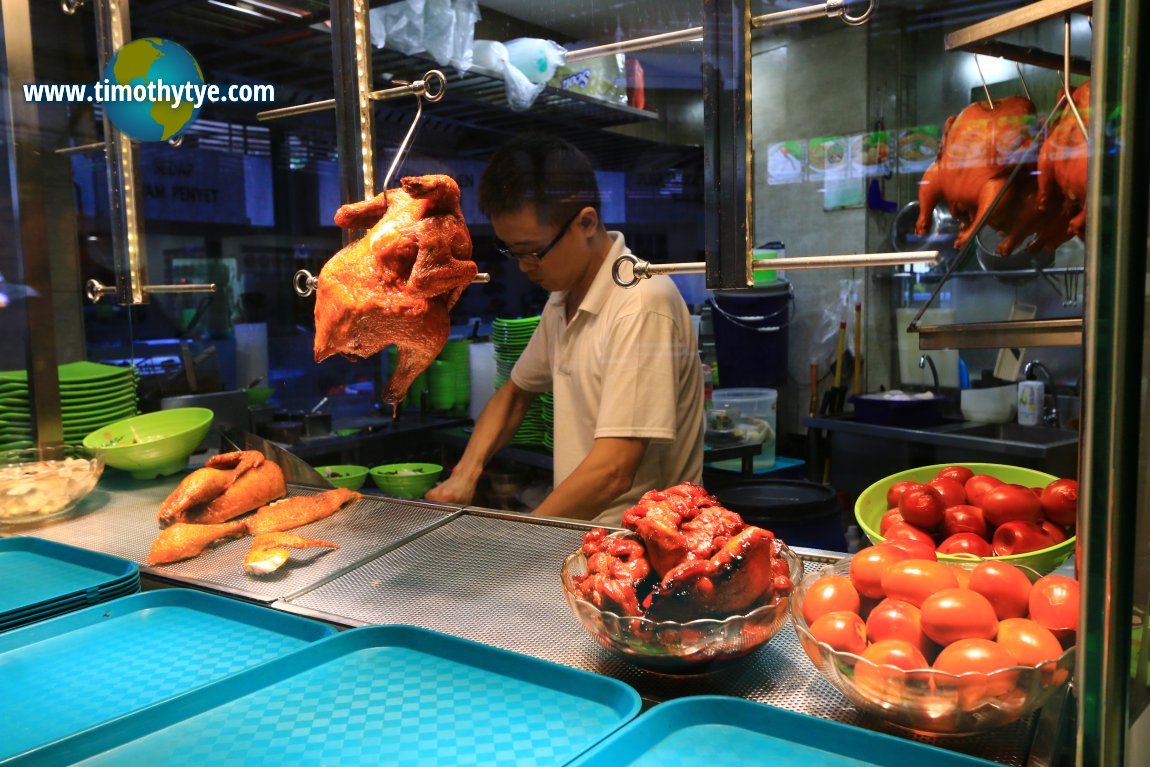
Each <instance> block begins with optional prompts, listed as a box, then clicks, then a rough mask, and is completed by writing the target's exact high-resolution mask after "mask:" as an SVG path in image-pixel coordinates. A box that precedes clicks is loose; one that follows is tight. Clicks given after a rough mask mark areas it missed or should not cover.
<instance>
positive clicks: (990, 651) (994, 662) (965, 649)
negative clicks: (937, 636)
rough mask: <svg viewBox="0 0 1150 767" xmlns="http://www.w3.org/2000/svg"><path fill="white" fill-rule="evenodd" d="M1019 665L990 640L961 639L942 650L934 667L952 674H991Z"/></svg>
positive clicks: (1011, 656) (935, 660)
mask: <svg viewBox="0 0 1150 767" xmlns="http://www.w3.org/2000/svg"><path fill="white" fill-rule="evenodd" d="M1015 665H1017V661H1016V660H1015V659H1014V656H1013V655H1011V654H1010V653H1009V652H1007V651H1006V649H1005V648H1004V647H1002V646H1001V645H998V644H995V643H994V642H992V641H990V640H989V639H960V640H958V641H957V642H954V643H953V644H949V645H947V646H946V647H944V648H942V652H940V653H939V654H938V657H937V658H935V659H934V667H935V668H936V669H938V670H939V671H946V672H948V673H951V674H966V673H970V672H972V671H973V672H974V673H976V674H989V673H991V672H994V671H998V670H999V669H1004V668H1010V667H1011V666H1015Z"/></svg>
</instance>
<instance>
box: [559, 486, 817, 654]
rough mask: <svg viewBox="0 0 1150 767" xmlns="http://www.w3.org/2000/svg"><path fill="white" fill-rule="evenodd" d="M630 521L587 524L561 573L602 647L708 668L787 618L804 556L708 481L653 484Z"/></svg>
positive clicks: (760, 640)
mask: <svg viewBox="0 0 1150 767" xmlns="http://www.w3.org/2000/svg"><path fill="white" fill-rule="evenodd" d="M623 525H624V527H626V528H627V530H622V531H617V532H608V531H607V530H605V529H603V528H595V529H594V530H591V531H589V532H588V533H587V534H586V535H585V536H584V540H583V546H582V547H581V548H580V549H579V550H578V551H575V552H573V553H572V554H570V555H569V556H568V557H567V558H566V559H565V560H564V562H563V569H562V574H561V582H562V586H563V594H564V596H565V597H566V599H567V604H568V606H569V607H570V608H571V611H572V612H573V613H574V614H575V617H576V618H577V619H578V620H579V623H580V624H581V625H582V626H583V629H584V630H585V631H586V632H587V633H588V634H590V635H591V637H592V638H593V639H595V641H597V642H598V643H599V644H600V645H601V646H602V647H603V648H604V649H606V650H608V651H609V652H611V653H613V654H615V655H617V656H619V657H620V658H623V659H624V660H627V661H629V662H631V663H634V664H635V665H637V666H641V667H643V668H646V669H649V670H653V671H658V672H663V673H679V674H682V673H705V672H709V671H712V670H715V668H717V667H719V666H722V665H725V664H726V662H728V661H733V660H735V659H738V658H742V657H744V656H746V655H748V654H750V653H751V652H753V651H754V650H756V649H758V648H759V647H761V646H762V645H764V644H766V642H767V641H768V640H770V639H771V637H773V636H774V635H775V634H776V633H777V632H778V631H779V629H780V628H781V627H782V626H783V624H785V623H786V621H787V616H788V608H789V603H790V593H791V590H792V589H793V586H794V584H795V583H797V582H798V581H799V580H800V579H801V577H802V575H803V562H802V560H801V559H800V558H799V557H798V555H796V554H795V553H794V552H792V551H791V550H790V549H789V548H788V547H787V546H786V544H785V543H783V542H782V541H781V540H779V539H778V538H776V537H775V536H774V534H772V533H771V532H770V531H769V530H765V529H763V528H760V527H755V526H753V525H748V524H746V523H745V522H743V520H742V518H741V517H739V515H738V514H736V513H734V512H732V511H729V510H727V509H725V508H723V507H722V506H721V505H720V504H719V503H718V501H716V500H715V499H714V498H713V497H712V496H710V495H709V494H707V492H706V491H705V490H703V489H702V488H700V487H697V486H695V485H690V484H683V485H678V486H676V487H673V488H670V489H668V490H653V491H651V492H649V493H647V494H645V495H644V496H643V498H642V499H641V500H640V502H639V504H637V505H636V506H634V507H632V508H631V509H630V510H628V511H627V512H626V514H624V518H623Z"/></svg>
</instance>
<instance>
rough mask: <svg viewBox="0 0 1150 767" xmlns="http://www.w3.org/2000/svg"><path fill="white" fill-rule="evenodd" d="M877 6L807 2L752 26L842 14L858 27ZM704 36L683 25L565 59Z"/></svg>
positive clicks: (583, 50) (569, 54)
mask: <svg viewBox="0 0 1150 767" xmlns="http://www.w3.org/2000/svg"><path fill="white" fill-rule="evenodd" d="M874 8H875V0H869V1H868V2H867V8H866V10H865V11H864V12H863V13H861V14H859V15H858V16H851V15H850V14H848V13H847V12H846V2H845V1H844V0H829V1H828V2H825V3H816V4H815V5H807V6H804V7H802V8H792V9H791V10H787V11H776V12H774V13H767V14H764V15H762V16H755V17H754V18H752V19H751V28H752V29H765V28H766V27H772V26H776V25H779V24H791V23H794V22H797V21H808V20H810V19H817V18H823V17H825V18H828V19H835V18H841V19H842V20H843V23H845V24H848V25H850V26H852V27H857V26H860V25H862V24H866V23H867V22H868V21H870V18H871V16H872V15H873V14H874ZM702 36H703V28H702V27H689V28H688V29H680V30H678V31H675V32H663V33H661V34H658V35H648V36H647V37H636V38H633V39H631V40H620V41H619V42H615V43H607V44H606V45H595V46H592V47H590V48H580V49H578V50H575V51H568V52H567V56H566V61H567V63H568V64H573V63H575V62H576V61H586V60H587V59H597V58H600V57H601V56H614V55H615V54H617V53H634V52H635V51H645V50H648V49H650V48H661V47H663V46H664V45H675V44H676V43H686V42H689V41H691V40H697V39H700V38H702Z"/></svg>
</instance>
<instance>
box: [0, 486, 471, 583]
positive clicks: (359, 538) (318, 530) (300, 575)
mask: <svg viewBox="0 0 1150 767" xmlns="http://www.w3.org/2000/svg"><path fill="white" fill-rule="evenodd" d="M175 486H176V480H175V479H172V478H168V479H166V480H157V481H153V482H123V483H119V482H106V481H102V482H101V483H100V486H99V488H97V490H95V491H94V492H93V493H92V494H91V495H90V496H89V497H88V498H86V499H85V501H84V505H83V506H81V507H79V508H78V509H77V513H76V514H75V515H73V516H69V517H66V518H64V519H62V520H59V521H54V522H49V523H46V524H43V525H38V526H35V527H24V528H12V529H11V530H10V532H12V533H13V534H20V535H34V536H37V537H39V538H47V539H49V540H53V541H59V542H61V543H68V544H71V545H73V546H80V547H83V548H86V549H91V550H92V551H100V552H103V553H105V554H113V555H115V556H119V557H124V558H125V559H130V560H132V561H133V562H136V563H138V564H140V565H144V562H145V560H146V559H147V556H148V549H149V548H150V547H151V545H152V541H153V540H154V539H155V537H156V535H157V534H158V533H159V531H160V529H159V527H158V525H157V523H156V514H157V512H158V511H159V508H160V503H161V502H162V501H163V500H164V498H166V497H167V496H168V494H169V493H170V492H171V491H172V490H173V489H174V488H175ZM315 492H317V491H316V490H315V489H314V488H307V487H301V486H289V488H288V495H289V496H295V495H309V494H311V493H315ZM455 513H458V510H457V509H455V508H449V507H436V506H433V505H430V504H422V505H420V504H415V503H408V502H402V501H400V502H397V501H393V500H390V499H387V498H381V497H379V496H372V495H365V496H364V497H363V498H361V499H360V500H358V501H356V502H354V503H352V504H350V505H348V506H345V507H344V508H343V509H341V510H339V511H337V512H336V513H335V514H334V515H332V516H330V517H328V518H326V519H321V520H319V521H317V522H312V523H311V524H309V525H306V526H304V527H302V528H297V529H296V530H295V531H293V532H296V533H299V534H300V535H303V536H304V537H307V538H320V539H326V540H329V541H332V542H333V543H338V544H339V546H340V548H339V549H337V550H334V551H332V550H327V549H307V550H305V551H293V552H292V557H291V559H289V560H288V562H287V564H285V565H284V566H283V567H281V568H280V569H279V570H276V571H275V572H274V573H271V574H270V575H264V576H251V575H248V574H247V573H245V572H244V570H243V567H242V564H241V563H242V562H243V559H244V555H245V554H247V552H248V549H249V548H250V546H251V538H249V537H244V538H240V539H237V540H229V541H224V542H223V543H222V544H220V545H219V546H216V547H215V548H211V549H209V550H208V551H205V552H204V553H203V554H201V555H199V556H198V557H195V558H193V559H188V560H185V561H183V562H173V563H172V564H168V565H156V566H144V567H143V568H142V570H143V571H144V572H146V573H150V574H153V575H156V576H158V577H160V578H165V579H172V580H176V581H179V582H180V583H185V584H194V585H199V586H203V587H206V588H210V589H213V590H215V591H223V592H226V593H229V594H235V595H238V596H242V597H245V598H247V599H252V600H255V601H259V602H274V601H276V600H277V599H282V598H285V597H289V596H291V595H293V594H298V593H300V592H301V591H305V590H307V589H310V588H312V587H314V586H315V585H316V584H318V583H322V582H323V581H325V580H327V579H329V578H331V577H332V576H334V575H336V574H339V573H341V572H343V571H345V570H348V569H350V568H353V567H355V566H356V565H357V564H359V563H361V562H363V561H365V560H369V559H372V558H374V557H375V556H377V555H378V554H379V553H380V552H382V551H385V550H387V549H388V548H390V547H393V546H395V545H397V544H399V543H402V542H403V541H404V540H406V539H407V538H408V537H410V536H412V535H414V534H416V533H418V532H420V531H422V530H426V529H427V528H429V527H432V526H434V525H436V524H439V523H441V522H442V521H443V520H445V519H447V518H449V517H450V516H451V515H452V514H455Z"/></svg>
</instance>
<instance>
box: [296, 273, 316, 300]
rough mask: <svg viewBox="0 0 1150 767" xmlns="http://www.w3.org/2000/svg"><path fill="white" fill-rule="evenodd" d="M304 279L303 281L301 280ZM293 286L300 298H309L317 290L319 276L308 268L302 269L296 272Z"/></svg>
mask: <svg viewBox="0 0 1150 767" xmlns="http://www.w3.org/2000/svg"><path fill="white" fill-rule="evenodd" d="M301 280H302V282H301ZM291 284H292V288H294V289H295V294H296V295H297V296H299V297H300V298H307V297H308V296H310V295H311V294H312V293H314V292H315V286H316V285H317V284H319V278H317V277H315V276H314V275H313V274H312V273H311V272H309V271H308V270H307V269H300V270H299V271H298V272H296V273H295V277H293V278H292V282H291Z"/></svg>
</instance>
